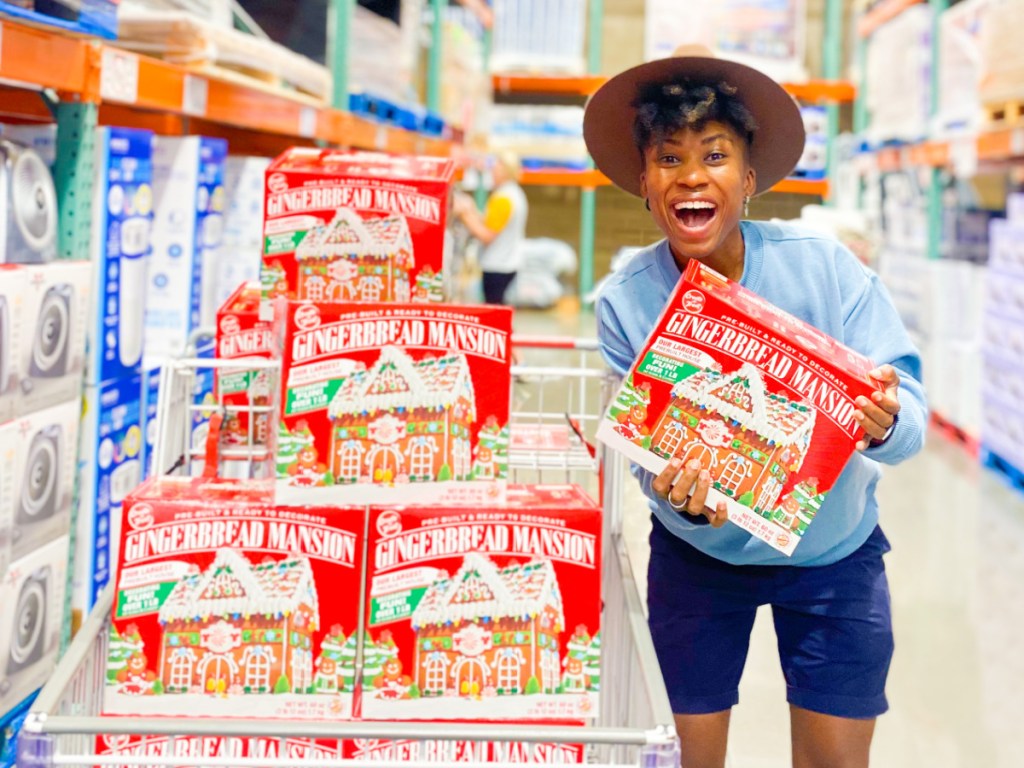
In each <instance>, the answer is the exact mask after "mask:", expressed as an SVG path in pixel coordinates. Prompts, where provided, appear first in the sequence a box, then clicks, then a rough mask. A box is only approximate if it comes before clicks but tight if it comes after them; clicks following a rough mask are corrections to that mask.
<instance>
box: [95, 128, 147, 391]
mask: <svg viewBox="0 0 1024 768" xmlns="http://www.w3.org/2000/svg"><path fill="white" fill-rule="evenodd" d="M152 183H153V134H152V133H151V132H150V131H143V130H133V129H130V128H111V127H102V128H97V129H96V185H95V186H94V187H93V227H92V245H91V251H92V260H93V263H94V264H95V265H96V290H95V291H94V293H93V306H92V310H91V312H90V318H89V320H90V326H89V359H88V361H87V365H86V382H87V383H89V384H98V383H99V382H101V381H111V380H113V379H120V378H124V377H125V376H131V375H132V374H137V373H138V372H139V366H140V365H141V363H142V344H143V329H144V323H145V298H146V269H147V265H148V257H149V251H150V232H151V230H152V226H153V187H152Z"/></svg>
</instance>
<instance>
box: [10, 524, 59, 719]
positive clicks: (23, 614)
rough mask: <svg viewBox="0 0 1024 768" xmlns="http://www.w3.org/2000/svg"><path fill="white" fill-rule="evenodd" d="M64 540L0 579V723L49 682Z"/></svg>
mask: <svg viewBox="0 0 1024 768" xmlns="http://www.w3.org/2000/svg"><path fill="white" fill-rule="evenodd" d="M68 557H69V552H68V537H67V536H61V537H59V538H57V539H54V540H52V541H50V542H49V543H47V544H44V545H43V546H41V547H39V548H37V549H34V550H33V551H32V552H30V553H28V554H26V555H24V556H23V557H20V558H18V559H16V560H13V561H12V562H11V563H10V565H9V566H8V567H7V570H6V572H5V573H3V574H0V718H2V717H3V716H4V715H5V714H7V713H8V712H9V711H11V710H12V709H14V708H15V707H16V706H18V705H19V704H20V703H21V702H22V700H24V699H25V697H26V696H28V695H30V694H31V693H32V692H33V691H35V690H37V689H38V688H40V687H41V686H42V685H43V684H44V683H46V682H47V681H48V680H49V679H50V675H51V673H52V672H53V668H54V665H55V664H56V663H57V652H58V651H59V649H60V637H61V632H62V628H63V626H64V593H65V589H66V586H67V564H68Z"/></svg>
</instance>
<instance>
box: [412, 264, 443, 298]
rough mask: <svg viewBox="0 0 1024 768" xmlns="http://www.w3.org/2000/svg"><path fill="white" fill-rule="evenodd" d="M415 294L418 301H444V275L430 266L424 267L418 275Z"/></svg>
mask: <svg viewBox="0 0 1024 768" xmlns="http://www.w3.org/2000/svg"><path fill="white" fill-rule="evenodd" d="M415 295H416V298H417V300H418V301H430V302H438V301H444V275H443V274H441V272H435V271H434V270H433V269H431V268H430V267H424V268H423V269H422V270H421V271H420V273H419V274H418V275H416V294H415Z"/></svg>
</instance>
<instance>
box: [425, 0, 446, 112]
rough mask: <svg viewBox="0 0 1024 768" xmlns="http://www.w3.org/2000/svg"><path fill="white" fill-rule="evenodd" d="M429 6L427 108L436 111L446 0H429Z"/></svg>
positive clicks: (439, 107) (438, 108) (438, 99)
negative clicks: (431, 22) (430, 23)
mask: <svg viewBox="0 0 1024 768" xmlns="http://www.w3.org/2000/svg"><path fill="white" fill-rule="evenodd" d="M430 7H431V9H432V10H433V16H434V18H433V27H432V28H431V35H430V52H429V57H428V59H427V109H429V110H432V111H434V112H438V111H440V109H441V62H442V60H443V56H444V16H445V9H446V8H447V7H448V0H430Z"/></svg>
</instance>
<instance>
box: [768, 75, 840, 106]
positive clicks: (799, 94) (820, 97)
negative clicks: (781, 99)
mask: <svg viewBox="0 0 1024 768" xmlns="http://www.w3.org/2000/svg"><path fill="white" fill-rule="evenodd" d="M782 87H783V88H785V89H786V92H787V93H788V94H789V95H790V96H792V97H793V98H794V99H797V100H799V101H809V102H815V103H817V102H828V103H830V104H845V103H849V102H852V101H853V100H854V99H855V98H857V86H855V85H854V84H853V83H851V82H848V81H846V80H808V81H807V82H806V83H783V84H782Z"/></svg>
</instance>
